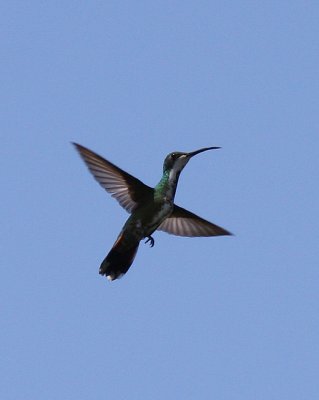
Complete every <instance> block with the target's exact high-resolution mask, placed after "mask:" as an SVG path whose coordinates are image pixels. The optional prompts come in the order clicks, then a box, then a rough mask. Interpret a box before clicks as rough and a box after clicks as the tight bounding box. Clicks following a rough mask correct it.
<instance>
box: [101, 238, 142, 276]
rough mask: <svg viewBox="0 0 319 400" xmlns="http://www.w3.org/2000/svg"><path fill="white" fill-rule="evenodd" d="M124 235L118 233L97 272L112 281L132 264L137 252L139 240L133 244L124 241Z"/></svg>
mask: <svg viewBox="0 0 319 400" xmlns="http://www.w3.org/2000/svg"><path fill="white" fill-rule="evenodd" d="M124 242H125V241H124V236H123V234H120V236H119V237H118V238H117V240H116V242H115V243H114V245H113V247H112V248H111V250H110V252H109V254H108V255H107V256H106V257H105V259H104V260H103V262H102V264H101V266H100V271H99V273H100V274H101V275H105V276H106V277H107V279H109V280H110V281H113V280H115V279H118V278H120V277H121V276H122V275H124V274H125V273H126V272H127V271H128V269H129V268H130V266H131V265H132V263H133V261H134V258H135V256H136V253H137V249H138V245H139V242H137V243H135V244H134V245H133V246H128V244H127V243H124Z"/></svg>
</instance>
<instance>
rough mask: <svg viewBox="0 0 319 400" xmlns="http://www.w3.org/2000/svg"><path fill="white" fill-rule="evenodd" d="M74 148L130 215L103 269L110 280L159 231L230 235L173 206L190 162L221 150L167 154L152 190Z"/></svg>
mask: <svg viewBox="0 0 319 400" xmlns="http://www.w3.org/2000/svg"><path fill="white" fill-rule="evenodd" d="M73 145H74V146H75V148H76V150H77V151H78V152H79V154H80V156H81V158H82V159H83V161H84V162H85V164H86V165H87V167H88V169H89V170H90V172H91V173H92V175H93V176H94V178H95V179H96V180H97V182H98V183H99V184H100V185H101V186H102V187H103V188H104V189H105V190H106V191H107V192H108V193H110V194H111V195H112V196H113V197H114V198H115V199H116V200H117V201H118V202H119V203H120V205H121V206H122V207H123V208H124V209H125V210H126V211H128V212H129V213H130V214H131V215H130V217H129V218H128V220H127V221H126V222H125V224H124V226H123V228H122V230H121V232H120V234H119V235H118V237H117V239H116V241H115V243H114V245H113V247H112V248H111V250H110V252H109V253H108V255H107V256H106V257H105V259H104V260H103V262H102V264H101V266H100V270H99V273H100V274H101V275H105V276H106V278H107V279H108V280H110V281H113V280H115V279H118V278H120V277H122V276H123V275H124V274H125V273H126V272H127V271H128V269H129V268H130V266H131V265H132V263H133V261H134V258H135V256H136V253H137V249H138V247H139V243H140V241H141V240H143V239H147V240H146V241H145V243H148V242H150V246H151V247H153V246H154V243H155V240H154V238H153V237H152V234H153V233H154V232H155V231H156V230H159V231H164V232H167V233H170V234H173V235H177V236H188V237H196V236H197V237H198V236H223V235H231V233H230V232H229V231H227V230H226V229H224V228H221V227H220V226H217V225H215V224H213V223H211V222H209V221H206V220H205V219H203V218H201V217H199V216H198V215H196V214H193V213H192V212H190V211H188V210H186V209H184V208H182V207H179V206H178V205H176V204H175V203H174V197H175V192H176V188H177V184H178V179H179V176H180V173H181V171H182V170H183V168H184V167H185V166H186V164H187V163H188V162H189V160H190V159H191V158H192V157H194V156H195V155H197V154H200V153H203V152H204V151H208V150H214V149H219V148H220V147H205V148H202V149H199V150H196V151H192V152H190V153H184V152H179V151H174V152H173V153H170V154H168V155H167V157H166V158H165V160H164V164H163V175H162V178H161V180H160V181H159V183H158V184H157V185H156V186H155V187H154V188H152V187H150V186H147V185H145V184H144V183H143V182H141V181H140V180H139V179H137V178H135V177H134V176H132V175H130V174H129V173H127V172H125V171H123V170H122V169H121V168H119V167H117V166H116V165H114V164H112V163H111V162H110V161H107V160H106V159H104V158H103V157H101V156H99V155H98V154H96V153H94V152H93V151H91V150H89V149H87V148H86V147H84V146H81V145H80V144H77V143H73Z"/></svg>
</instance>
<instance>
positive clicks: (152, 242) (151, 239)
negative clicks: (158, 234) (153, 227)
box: [145, 236, 155, 247]
mask: <svg viewBox="0 0 319 400" xmlns="http://www.w3.org/2000/svg"><path fill="white" fill-rule="evenodd" d="M148 242H151V243H150V247H153V246H154V243H155V240H154V239H153V238H152V236H147V240H146V241H145V243H148Z"/></svg>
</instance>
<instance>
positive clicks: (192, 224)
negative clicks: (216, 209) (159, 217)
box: [157, 205, 231, 237]
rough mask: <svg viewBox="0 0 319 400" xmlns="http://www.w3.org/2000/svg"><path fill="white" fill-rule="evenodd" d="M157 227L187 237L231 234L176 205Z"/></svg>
mask: <svg viewBox="0 0 319 400" xmlns="http://www.w3.org/2000/svg"><path fill="white" fill-rule="evenodd" d="M157 229H158V230H159V231H164V232H167V233H170V234H172V235H177V236H189V237H196V236H197V237H198V236H223V235H231V233H230V232H229V231H227V230H226V229H224V228H222V227H220V226H218V225H215V224H213V223H212V222H209V221H206V220H205V219H203V218H201V217H199V216H198V215H196V214H193V213H192V212H190V211H188V210H185V209H184V208H182V207H179V206H176V205H174V210H173V213H172V214H171V215H170V216H169V217H168V218H166V219H165V220H164V221H163V222H162V223H161V225H160V226H159V227H158V228H157Z"/></svg>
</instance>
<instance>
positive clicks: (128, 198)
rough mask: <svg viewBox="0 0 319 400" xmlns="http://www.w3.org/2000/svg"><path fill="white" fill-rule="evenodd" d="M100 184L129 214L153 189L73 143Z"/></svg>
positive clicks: (150, 194)
mask: <svg viewBox="0 0 319 400" xmlns="http://www.w3.org/2000/svg"><path fill="white" fill-rule="evenodd" d="M73 144H74V146H75V148H76V149H77V151H78V152H79V154H80V156H81V158H82V160H83V161H84V162H85V164H86V165H87V167H88V169H89V170H90V172H91V173H92V175H93V176H94V178H95V179H96V180H97V182H99V184H100V185H101V186H102V187H103V188H104V189H105V190H106V191H107V192H108V193H110V194H111V195H112V196H113V197H114V198H115V199H116V200H117V201H118V202H119V203H120V205H121V206H122V207H123V208H124V209H125V210H126V211H128V212H132V211H133V210H134V209H135V208H136V207H137V206H138V205H139V204H140V203H141V202H143V201H145V200H146V199H147V197H148V196H152V195H153V189H152V188H151V187H149V186H147V185H145V184H144V183H143V182H141V181H140V180H139V179H137V178H135V177H134V176H132V175H130V174H128V173H127V172H125V171H123V170H122V169H121V168H119V167H117V166H116V165H114V164H112V163H111V162H110V161H107V160H105V159H104V158H103V157H101V156H99V155H98V154H96V153H94V152H93V151H91V150H89V149H87V148H86V147H84V146H81V145H80V144H77V143H73Z"/></svg>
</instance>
